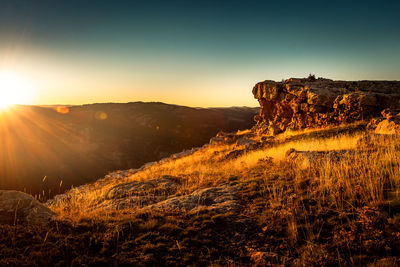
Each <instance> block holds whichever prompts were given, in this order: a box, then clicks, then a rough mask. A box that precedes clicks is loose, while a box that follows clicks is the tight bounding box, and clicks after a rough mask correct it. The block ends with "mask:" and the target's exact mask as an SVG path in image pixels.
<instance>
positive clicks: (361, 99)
mask: <svg viewBox="0 0 400 267" xmlns="http://www.w3.org/2000/svg"><path fill="white" fill-rule="evenodd" d="M253 94H254V97H255V98H256V99H257V100H258V101H259V103H260V106H261V110H260V114H259V115H257V116H256V117H255V120H256V122H257V126H258V127H257V129H258V130H259V131H263V132H268V133H270V134H271V135H274V134H277V133H280V132H283V131H285V130H286V129H303V128H308V127H318V126H327V125H337V124H341V123H351V122H355V121H359V120H365V119H370V118H373V117H377V116H380V113H381V111H382V110H383V109H386V108H391V109H398V108H399V107H400V82H398V81H333V80H329V79H323V78H318V79H315V78H314V77H313V76H310V77H309V78H305V79H297V78H291V79H288V80H286V81H282V82H274V81H264V82H260V83H257V84H256V85H255V86H254V88H253Z"/></svg>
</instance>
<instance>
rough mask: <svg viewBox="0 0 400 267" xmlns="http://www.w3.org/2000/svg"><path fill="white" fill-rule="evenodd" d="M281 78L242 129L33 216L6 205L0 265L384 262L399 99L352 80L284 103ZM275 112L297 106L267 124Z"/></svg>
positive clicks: (398, 155) (301, 82)
mask: <svg viewBox="0 0 400 267" xmlns="http://www.w3.org/2000/svg"><path fill="white" fill-rule="evenodd" d="M292 81H293V79H289V80H287V81H285V82H283V83H275V82H274V83H271V82H267V84H268V85H265V86H264V87H263V88H264V89H262V90H264V92H263V93H262V94H260V93H255V97H257V98H258V100H259V101H260V104H261V111H260V114H259V115H258V117H257V121H258V123H257V125H256V126H254V127H253V128H251V129H248V130H242V131H237V132H234V133H223V132H220V133H219V134H218V135H217V136H216V137H214V138H212V139H211V140H210V142H208V143H207V144H205V145H203V146H201V147H199V148H196V149H191V150H187V151H185V152H182V153H178V154H174V155H172V156H170V157H166V158H164V159H162V160H159V161H157V162H152V163H148V164H145V165H143V166H142V167H140V168H132V169H127V170H120V171H115V172H113V173H110V174H108V175H107V176H105V177H104V178H102V179H100V180H97V181H95V182H93V183H89V184H86V185H82V186H80V187H76V188H74V189H72V190H69V191H68V192H66V193H65V194H60V195H57V196H56V197H54V198H53V199H51V200H49V201H47V202H46V203H45V205H41V204H40V203H38V202H34V201H32V202H30V204H29V205H32V204H31V203H35V205H36V206H37V207H41V211H40V213H38V214H36V213H34V212H30V211H29V207H30V206H29V205H27V206H28V208H26V209H24V208H25V206H23V207H22V206H18V207H19V209H21V210H22V211H23V212H21V213H18V212H17V211H14V214H15V215H14V217H13V218H14V220H13V222H12V223H10V222H9V223H8V225H7V224H3V225H0V237H1V238H2V239H1V240H0V265H6V264H8V265H9V266H13V265H14V266H18V265H22V264H26V263H31V264H32V263H35V264H37V265H40V266H52V265H56V264H58V265H59V266H63V265H71V266H84V265H86V266H101V265H104V266H107V265H108V266H109V265H116V266H165V265H166V266H187V265H196V266H197V265H200V266H209V265H214V266H226V265H234V266H248V265H254V266H266V265H284V266H286V265H294V266H313V265H315V266H321V265H325V266H353V265H358V266H395V265H398V264H399V263H400V256H399V255H400V238H399V237H400V198H399V187H400V179H399V177H400V149H399V148H400V136H399V134H400V114H399V113H398V111H396V108H398V107H397V105H399V103H398V102H396V101H393V102H390V101H389V102H387V103H386V102H381V101H377V102H375V103H374V105H369V104H368V105H366V104H365V102H363V101H364V99H365V97H364V96H360V95H363V94H368V96H369V97H370V99H371V98H373V97H375V98H376V97H377V96H379V95H381V94H383V95H385V94H386V95H390V94H393V95H392V96H391V98H393V99H394V96H396V94H397V92H400V86H399V85H400V83H396V82H390V84H391V88H390V90H389V89H387V91H386V92H377V91H374V90H369V89H365V92H367V93H362V92H364V91H363V90H360V89H362V88H360V86H359V85H357V86H356V87H357V88H355V89H353V88H350V87H346V84H352V82H342V83H341V86H344V87H343V88H341V87H340V86H339V87H337V86H331V85H332V83H334V82H333V81H331V80H326V79H324V80H321V79H318V80H317V81H315V80H309V79H298V80H296V88H297V90H298V91H299V92H300V91H302V92H303V93H302V97H300V98H299V99H298V100H296V99H294V98H291V99H288V98H286V97H285V94H286V93H287V92H288V91H290V90H288V88H292V87H291V86H292ZM385 83H386V82H382V83H381V84H385ZM270 84H272V86H269V85H270ZM334 84H336V83H334ZM368 84H371V83H368ZM373 84H379V82H374V83H373ZM317 85H318V86H317ZM378 87H379V86H378ZM255 88H259V85H256V87H255ZM276 88H278V89H276ZM318 88H319V89H318ZM329 88H330V89H329ZM332 88H333V89H332ZM337 88H341V90H337ZM381 88H382V87H381ZM345 89H346V90H345ZM254 92H258V91H257V89H255V90H254ZM270 92H275V93H271V94H270ZM360 92H361V93H360ZM348 95H349V96H348ZM269 96H271V97H269ZM326 96H329V97H326ZM345 96H346V97H345ZM304 97H305V98H304ZM309 99H310V101H309ZM318 99H320V100H321V99H324V101H323V102H318V101H317V103H323V104H319V105H315V104H314V103H316V102H313V100H318ZM337 99H352V100H351V101H348V102H347V101H343V102H342V104H340V105H336V106H334V105H335V103H336V102H337V101H339V100H337ZM339 102H340V101H339ZM288 103H289V104H293V103H298V104H300V106H301V104H303V108H304V109H303V110H302V109H297V108H296V106H295V105H294V104H293V105H292V106H293V109H291V110H292V111H291V113H287V114H289V115H290V116H289V115H288V116H286V117H284V118H280V117H279V116H277V114H280V112H282V110H287V109H286V108H287V107H288V106H290V105H289V104H288ZM346 103H351V105H347V104H346ZM368 103H371V102H370V101H369V102H368ZM396 103H397V104H396ZM304 104H305V105H304ZM315 106H319V107H320V108H322V107H325V108H326V109H325V111H323V110H321V109H314V108H313V107H315ZM310 107H311V108H310ZM348 107H350V109H349V108H348ZM355 107H358V108H363V110H364V109H366V108H368V107H369V112H368V113H365V114H364V116H360V115H357V112H354V111H353V110H351V109H353V108H355ZM267 110H268V111H267ZM323 112H325V114H328V115H327V117H326V118H324V116H323V114H324V113H323ZM335 114H342V115H341V116H342V117H340V116H336V115H335ZM329 116H334V117H335V116H336V117H337V118H339V117H340V118H347V119H340V120H338V119H332V120H330V119H329ZM309 118H312V119H309ZM319 118H320V119H321V120H316V119H319ZM284 119H285V120H284ZM300 119H302V120H304V123H298V122H300V121H301V120H300ZM322 119H324V120H322ZM319 122H321V123H319ZM282 125H284V126H285V127H284V128H280V127H281V126H282ZM271 129H272V130H271ZM1 201H2V198H1V195H0V202H1ZM14 203H15V202H14ZM9 206H10V208H9V210H8V212H9V213H10V214H13V213H12V212H13V207H14V209H16V208H15V206H12V205H10V204H9ZM35 214H36V215H35ZM32 218H35V219H36V220H39V221H42V224H40V223H37V222H36V223H33V221H32ZM50 218H51V219H50Z"/></svg>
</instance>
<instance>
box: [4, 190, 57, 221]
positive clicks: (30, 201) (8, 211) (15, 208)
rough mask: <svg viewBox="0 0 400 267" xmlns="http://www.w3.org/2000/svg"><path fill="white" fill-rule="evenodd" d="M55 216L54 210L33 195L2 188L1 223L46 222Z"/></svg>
mask: <svg viewBox="0 0 400 267" xmlns="http://www.w3.org/2000/svg"><path fill="white" fill-rule="evenodd" d="M53 216H55V213H54V212H53V211H51V210H50V209H49V208H47V207H46V206H44V205H43V204H41V203H40V202H39V201H37V200H36V199H35V198H34V197H33V196H31V195H28V194H25V193H23V192H19V191H13V190H0V224H10V225H16V224H23V225H32V224H45V223H47V222H48V221H49V220H50V219H51V218H52V217H53Z"/></svg>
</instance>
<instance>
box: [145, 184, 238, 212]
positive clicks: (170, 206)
mask: <svg viewBox="0 0 400 267" xmlns="http://www.w3.org/2000/svg"><path fill="white" fill-rule="evenodd" d="M236 194H237V189H236V188H235V187H233V186H229V185H224V186H219V187H210V188H204V189H199V190H196V191H194V192H193V193H191V194H189V195H184V196H178V197H173V198H170V199H167V200H164V201H161V202H158V203H156V204H153V205H150V206H148V207H146V208H145V209H152V210H153V209H160V210H182V211H186V212H189V211H190V212H198V211H202V210H206V211H215V212H219V213H226V212H231V211H238V210H239V209H240V208H241V207H242V206H241V204H240V201H239V198H238V197H237V195H236Z"/></svg>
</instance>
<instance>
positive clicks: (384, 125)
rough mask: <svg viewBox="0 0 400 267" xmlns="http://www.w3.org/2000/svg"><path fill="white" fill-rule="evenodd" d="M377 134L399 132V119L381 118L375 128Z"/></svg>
mask: <svg viewBox="0 0 400 267" xmlns="http://www.w3.org/2000/svg"><path fill="white" fill-rule="evenodd" d="M375 133H377V134H400V121H399V120H383V121H381V122H380V123H379V124H378V125H377V126H376V129H375Z"/></svg>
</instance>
